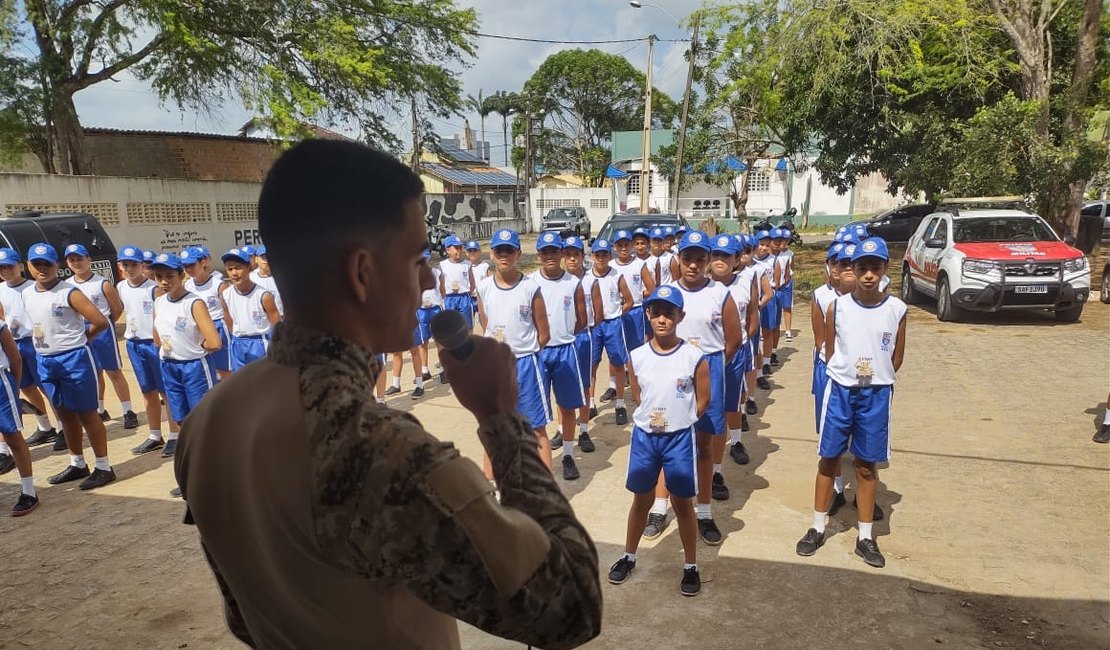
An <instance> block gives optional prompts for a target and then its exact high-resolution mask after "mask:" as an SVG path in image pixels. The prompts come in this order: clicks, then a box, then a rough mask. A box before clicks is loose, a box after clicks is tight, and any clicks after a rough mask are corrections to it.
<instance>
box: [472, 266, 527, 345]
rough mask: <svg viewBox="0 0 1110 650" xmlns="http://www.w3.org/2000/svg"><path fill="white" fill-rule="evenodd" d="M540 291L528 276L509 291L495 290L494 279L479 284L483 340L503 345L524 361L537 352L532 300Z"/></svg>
mask: <svg viewBox="0 0 1110 650" xmlns="http://www.w3.org/2000/svg"><path fill="white" fill-rule="evenodd" d="M539 291H540V288H539V286H538V285H537V284H536V282H535V281H534V280H532V279H531V278H529V277H528V276H526V275H525V276H522V277H521V278H520V280H519V281H518V282H517V283H516V284H515V285H513V286H512V287H509V288H502V287H499V286H497V278H496V277H492V276H491V277H488V278H486V279H485V280H482V281H481V282H479V283H478V299H479V300H481V301H482V309H483V310H485V313H486V336H490V337H493V338H495V339H497V340H498V341H500V342H502V343H505V344H507V345H508V346H509V348H511V349H512V351H513V354H515V355H516V356H517V357H518V358H519V357H526V356H528V355H529V354H535V353H536V352H539V350H540V339H539V333H538V332H537V331H536V321H535V320H534V318H535V315H534V314H533V313H532V300H533V299H534V298H535V297H536V294H537V293H539Z"/></svg>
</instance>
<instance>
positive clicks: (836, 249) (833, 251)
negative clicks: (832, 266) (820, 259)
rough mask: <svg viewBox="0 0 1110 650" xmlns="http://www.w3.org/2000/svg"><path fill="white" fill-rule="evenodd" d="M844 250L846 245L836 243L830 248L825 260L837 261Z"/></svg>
mask: <svg viewBox="0 0 1110 650" xmlns="http://www.w3.org/2000/svg"><path fill="white" fill-rule="evenodd" d="M843 248H844V244H842V243H840V242H836V243H835V244H833V245H832V246H829V250H828V251H827V252H826V253H825V260H826V261H828V260H835V259H836V258H837V256H838V255H840V251H841V250H842V249H843Z"/></svg>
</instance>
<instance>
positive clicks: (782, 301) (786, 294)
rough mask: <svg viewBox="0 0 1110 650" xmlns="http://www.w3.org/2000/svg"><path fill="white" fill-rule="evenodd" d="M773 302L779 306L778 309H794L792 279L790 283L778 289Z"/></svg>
mask: <svg viewBox="0 0 1110 650" xmlns="http://www.w3.org/2000/svg"><path fill="white" fill-rule="evenodd" d="M775 300H776V301H777V302H778V304H779V309H782V310H786V311H791V310H792V309H794V278H790V282H787V283H786V284H784V285H782V286H781V287H779V289H778V291H776V292H775Z"/></svg>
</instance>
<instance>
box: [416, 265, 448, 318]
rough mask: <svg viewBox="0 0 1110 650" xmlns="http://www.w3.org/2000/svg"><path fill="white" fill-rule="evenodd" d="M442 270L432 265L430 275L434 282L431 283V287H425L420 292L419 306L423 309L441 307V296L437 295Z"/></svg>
mask: <svg viewBox="0 0 1110 650" xmlns="http://www.w3.org/2000/svg"><path fill="white" fill-rule="evenodd" d="M441 275H443V272H442V271H440V270H439V269H438V268H436V267H432V277H433V278H435V282H433V283H432V288H431V289H425V290H424V291H423V292H421V294H420V306H421V307H422V308H423V309H431V308H432V307H443V296H441V295H439V278H440V276H441Z"/></svg>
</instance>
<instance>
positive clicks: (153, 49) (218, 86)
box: [0, 0, 477, 174]
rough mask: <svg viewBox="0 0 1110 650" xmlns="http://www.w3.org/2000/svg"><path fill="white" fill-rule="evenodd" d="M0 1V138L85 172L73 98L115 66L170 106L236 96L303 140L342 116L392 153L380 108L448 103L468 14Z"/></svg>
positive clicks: (468, 30)
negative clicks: (315, 125) (0, 77)
mask: <svg viewBox="0 0 1110 650" xmlns="http://www.w3.org/2000/svg"><path fill="white" fill-rule="evenodd" d="M0 7H2V8H3V9H0V23H2V24H0V47H2V49H0V57H2V58H0V66H3V69H2V70H0V71H2V72H3V73H4V75H5V79H4V81H2V82H0V114H2V115H4V116H5V117H3V118H0V125H2V126H3V128H4V135H2V136H0V143H5V144H9V145H10V144H11V143H12V142H13V141H17V142H21V143H22V145H23V148H24V149H27V150H30V151H33V152H34V153H35V154H36V155H37V156H38V157H39V159H40V160H41V161H42V164H43V167H44V168H45V169H46V170H47V171H50V172H55V171H58V172H64V173H75V174H81V173H88V172H89V171H90V167H89V162H88V160H87V155H86V152H85V147H84V137H83V131H82V129H81V125H80V122H79V120H78V117H77V111H76V109H75V108H74V103H73V96H74V95H75V94H76V93H77V92H80V91H81V90H83V89H85V88H88V87H90V86H93V85H95V84H98V83H101V82H104V81H107V80H109V79H111V78H112V77H113V76H115V75H118V74H120V73H122V72H124V71H127V72H129V73H130V74H133V75H135V76H136V77H137V78H139V79H142V80H144V81H146V82H148V83H149V84H150V85H151V87H152V88H153V89H154V91H155V92H156V93H157V94H158V96H159V97H160V98H161V99H162V100H164V101H166V102H169V103H171V104H175V105H177V106H180V107H182V108H183V109H190V110H198V111H208V110H215V109H216V108H218V107H219V106H220V105H221V104H223V103H225V102H227V101H239V102H242V103H243V104H244V105H245V106H247V107H248V108H251V109H252V110H255V111H257V112H259V113H261V114H262V115H264V116H266V117H267V121H268V123H269V124H271V125H273V127H274V128H275V129H276V130H277V131H278V133H279V134H282V135H298V134H303V133H304V132H303V131H302V129H303V126H302V125H303V122H305V121H308V120H327V121H331V122H339V121H353V122H357V123H358V125H359V127H360V128H361V130H362V132H363V133H365V134H367V136H368V137H369V138H370V139H371V140H372V141H374V142H375V143H376V144H378V145H384V146H389V147H394V148H395V147H396V145H397V141H396V140H395V138H394V137H393V136H392V135H390V133H389V130H388V128H387V125H386V123H385V120H384V117H383V114H382V113H383V111H384V110H385V107H387V106H392V105H401V106H406V105H408V104H409V101H410V100H411V99H413V98H419V99H420V100H421V101H422V102H424V103H426V105H427V110H428V112H429V113H432V114H437V115H442V116H443V117H446V116H448V115H450V114H452V113H455V112H457V110H458V109H459V107H460V97H459V93H460V87H459V81H458V77H457V75H456V74H454V73H453V72H452V71H451V70H450V69H449V66H452V65H461V64H464V63H465V62H466V60H467V59H468V57H469V56H471V55H473V53H474V50H475V48H474V36H473V32H474V29H475V27H476V20H477V19H476V15H475V13H474V11H473V10H471V9H465V10H462V9H458V8H457V7H456V6H455V3H454V2H453V0H416V1H413V0H351V1H349V2H331V1H328V2H314V3H305V2H295V1H289V0H279V1H277V2H273V1H262V0H238V1H236V2H230V1H229V0H205V1H204V2H188V3H186V2H171V1H168V0H101V1H97V2H93V1H91V0H23V1H22V2H14V3H13V2H11V1H10V0H9V1H2V0H0ZM5 32H6V33H8V34H9V36H8V37H7V38H4V37H3V36H2V35H3V34H4V33H5ZM27 52H30V53H29V54H28V53H27ZM13 62H14V63H13ZM9 75H14V76H9ZM30 104H33V106H32V105H30Z"/></svg>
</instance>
